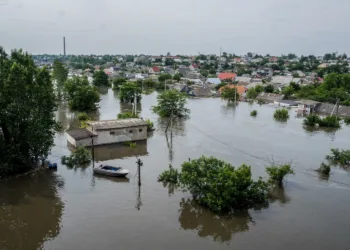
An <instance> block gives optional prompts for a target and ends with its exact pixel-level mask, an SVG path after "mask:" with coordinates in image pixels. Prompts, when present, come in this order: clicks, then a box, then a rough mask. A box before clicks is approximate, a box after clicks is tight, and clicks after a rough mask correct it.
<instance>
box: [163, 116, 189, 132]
mask: <svg viewBox="0 0 350 250" xmlns="http://www.w3.org/2000/svg"><path fill="white" fill-rule="evenodd" d="M157 122H158V130H159V131H161V132H164V133H165V129H166V127H167V126H168V124H169V128H168V132H170V131H172V132H173V134H174V136H186V133H185V124H186V119H184V118H174V119H173V120H172V127H171V123H170V120H169V118H158V121H157Z"/></svg>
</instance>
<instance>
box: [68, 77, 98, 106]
mask: <svg viewBox="0 0 350 250" xmlns="http://www.w3.org/2000/svg"><path fill="white" fill-rule="evenodd" d="M64 89H65V92H66V93H67V96H68V103H69V107H70V108H71V109H72V110H78V111H90V110H95V109H97V103H98V102H99V101H100V94H99V93H98V91H97V89H96V88H95V87H92V86H90V85H89V82H88V80H87V79H86V78H85V77H83V78H82V77H74V78H72V79H69V80H67V81H66V83H65V84H64Z"/></svg>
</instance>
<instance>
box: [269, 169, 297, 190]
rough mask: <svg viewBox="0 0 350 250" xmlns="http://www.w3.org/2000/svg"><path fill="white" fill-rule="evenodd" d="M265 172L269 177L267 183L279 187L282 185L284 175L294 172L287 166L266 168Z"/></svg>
mask: <svg viewBox="0 0 350 250" xmlns="http://www.w3.org/2000/svg"><path fill="white" fill-rule="evenodd" d="M266 172H267V174H268V175H269V183H270V184H277V185H280V186H281V185H282V184H283V179H284V177H285V176H286V175H289V174H294V171H293V169H292V168H291V166H290V165H289V164H285V165H281V166H272V167H266Z"/></svg>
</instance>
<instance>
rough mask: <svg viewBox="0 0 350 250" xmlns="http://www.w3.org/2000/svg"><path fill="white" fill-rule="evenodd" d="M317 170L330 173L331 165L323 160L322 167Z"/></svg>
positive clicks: (326, 173)
mask: <svg viewBox="0 0 350 250" xmlns="http://www.w3.org/2000/svg"><path fill="white" fill-rule="evenodd" d="M317 171H318V172H320V173H322V174H325V175H329V173H330V172H331V166H330V165H328V164H325V163H323V162H322V163H321V166H320V168H319V169H317Z"/></svg>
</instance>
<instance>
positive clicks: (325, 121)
mask: <svg viewBox="0 0 350 250" xmlns="http://www.w3.org/2000/svg"><path fill="white" fill-rule="evenodd" d="M316 124H318V125H319V126H320V127H326V128H340V122H339V119H338V118H337V117H336V116H331V115H329V116H326V117H324V118H321V117H320V116H318V115H315V114H311V115H308V116H307V117H305V119H304V125H306V126H315V125H316Z"/></svg>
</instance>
